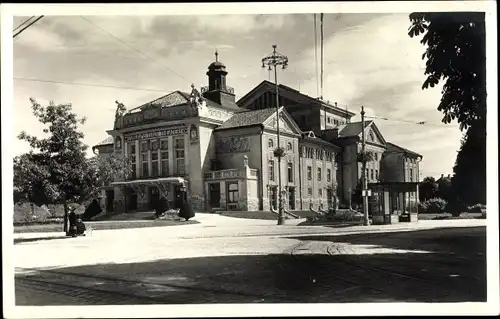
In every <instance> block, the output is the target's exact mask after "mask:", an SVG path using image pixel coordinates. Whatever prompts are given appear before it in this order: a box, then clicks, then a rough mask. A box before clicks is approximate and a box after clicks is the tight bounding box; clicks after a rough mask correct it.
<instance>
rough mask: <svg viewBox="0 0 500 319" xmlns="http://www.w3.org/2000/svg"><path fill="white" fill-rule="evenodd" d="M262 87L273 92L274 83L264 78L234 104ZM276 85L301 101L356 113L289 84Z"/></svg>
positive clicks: (239, 102)
mask: <svg viewBox="0 0 500 319" xmlns="http://www.w3.org/2000/svg"><path fill="white" fill-rule="evenodd" d="M262 87H268V88H272V90H273V92H274V89H275V84H274V83H272V82H270V81H268V80H264V81H262V82H261V83H259V84H258V85H257V86H255V87H254V88H253V89H252V90H251V91H249V92H248V93H247V94H245V95H244V96H243V97H241V98H240V99H239V100H238V101H237V102H236V104H238V105H241V104H242V102H244V101H245V100H246V99H248V98H249V97H251V96H252V95H253V94H254V93H255V92H256V91H257V90H259V89H260V88H262ZM278 87H279V88H280V89H284V90H286V91H288V92H290V93H292V94H296V97H297V98H298V99H300V100H301V102H302V103H307V101H310V102H314V103H319V104H322V105H327V106H329V107H331V108H333V109H336V110H338V111H340V112H343V113H345V112H347V113H348V114H349V115H351V116H354V115H356V113H353V112H351V111H347V110H345V109H342V108H339V107H336V106H335V105H332V104H330V103H328V102H326V101H322V100H320V99H318V98H314V97H312V96H309V95H307V94H304V93H302V92H300V91H298V90H296V89H294V88H292V87H289V86H286V85H283V84H279V85H278Z"/></svg>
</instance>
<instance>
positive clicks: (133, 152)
mask: <svg viewBox="0 0 500 319" xmlns="http://www.w3.org/2000/svg"><path fill="white" fill-rule="evenodd" d="M130 154H135V143H133V144H130Z"/></svg>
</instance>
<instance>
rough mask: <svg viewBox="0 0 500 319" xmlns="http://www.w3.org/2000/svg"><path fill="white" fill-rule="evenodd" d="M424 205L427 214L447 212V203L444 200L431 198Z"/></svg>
mask: <svg viewBox="0 0 500 319" xmlns="http://www.w3.org/2000/svg"><path fill="white" fill-rule="evenodd" d="M424 204H425V207H426V212H427V214H441V213H444V212H445V209H446V204H447V202H446V201H445V200H444V199H442V198H431V199H428V200H427V201H425V203H424Z"/></svg>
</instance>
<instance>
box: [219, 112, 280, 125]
mask: <svg viewBox="0 0 500 319" xmlns="http://www.w3.org/2000/svg"><path fill="white" fill-rule="evenodd" d="M275 112H276V109H274V108H267V109H261V110H251V111H243V112H238V113H235V114H233V116H232V117H231V118H229V120H227V121H226V122H224V124H222V125H221V126H219V127H218V128H216V130H224V129H229V128H236V127H244V126H252V125H258V124H263V123H264V122H265V121H266V120H267V119H268V118H269V117H270V116H271V115H272V114H274V113H275Z"/></svg>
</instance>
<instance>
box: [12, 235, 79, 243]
mask: <svg viewBox="0 0 500 319" xmlns="http://www.w3.org/2000/svg"><path fill="white" fill-rule="evenodd" d="M65 238H71V237H68V236H66V235H60V236H50V237H33V238H14V245H15V244H21V243H30V242H36V241H42V240H54V239H65Z"/></svg>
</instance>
